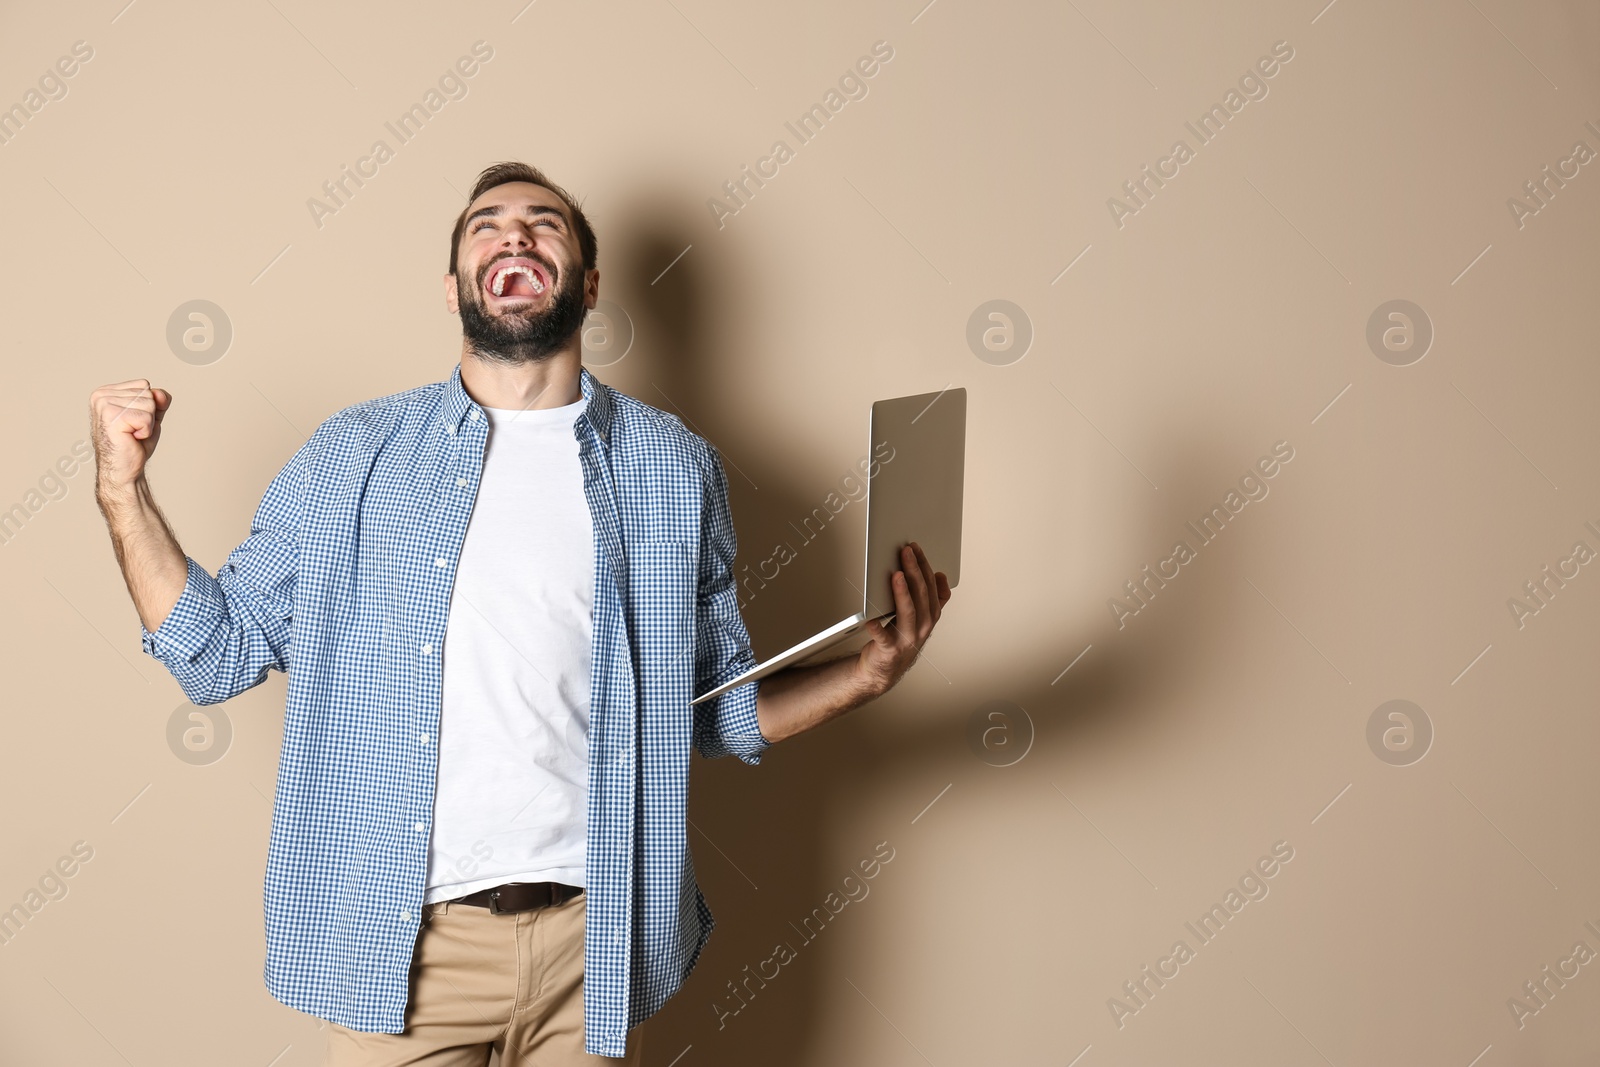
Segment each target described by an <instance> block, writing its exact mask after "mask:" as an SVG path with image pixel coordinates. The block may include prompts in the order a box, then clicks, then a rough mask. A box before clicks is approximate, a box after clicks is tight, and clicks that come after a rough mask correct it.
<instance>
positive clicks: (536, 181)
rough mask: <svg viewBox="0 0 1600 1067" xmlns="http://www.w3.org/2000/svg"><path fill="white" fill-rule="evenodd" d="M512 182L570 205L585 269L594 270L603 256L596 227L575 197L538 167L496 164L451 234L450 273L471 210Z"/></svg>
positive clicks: (481, 178)
mask: <svg viewBox="0 0 1600 1067" xmlns="http://www.w3.org/2000/svg"><path fill="white" fill-rule="evenodd" d="M510 182H528V183H529V184H531V185H541V186H543V187H544V188H546V189H548V190H550V191H551V192H552V193H555V194H556V196H558V197H560V198H561V202H562V203H563V204H565V205H567V210H568V211H569V212H571V213H572V226H573V228H574V229H575V230H577V231H578V248H579V250H580V251H581V252H582V253H583V269H584V270H586V271H588V270H594V265H595V261H596V260H597V259H598V258H599V254H600V249H599V245H598V243H597V242H596V241H595V236H594V227H593V226H591V225H589V217H588V216H587V215H585V214H584V213H583V208H581V207H579V206H578V202H577V200H575V199H574V198H573V196H572V194H571V193H569V192H567V191H566V190H565V189H563V188H561V186H559V185H557V184H556V183H555V182H553V181H551V180H550V179H549V178H546V177H545V176H544V172H543V171H542V170H540V169H539V168H538V167H531V166H529V165H528V164H526V163H495V164H493V165H491V166H488V167H485V168H484V171H483V173H482V174H479V175H478V180H477V181H476V182H474V183H473V186H472V195H471V196H469V197H467V206H466V207H464V208H462V209H461V214H459V215H457V216H456V224H455V228H454V229H452V230H451V231H450V273H451V274H454V273H455V272H456V250H457V249H459V248H460V247H461V231H462V229H463V228H464V227H465V226H466V224H467V212H468V211H469V210H471V208H472V204H473V202H474V201H475V200H477V199H478V197H480V196H482V195H483V194H484V193H486V192H488V191H489V190H490V189H493V188H494V187H495V186H497V185H506V184H508V183H510Z"/></svg>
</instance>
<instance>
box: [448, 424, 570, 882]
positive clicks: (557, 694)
mask: <svg viewBox="0 0 1600 1067" xmlns="http://www.w3.org/2000/svg"><path fill="white" fill-rule="evenodd" d="M586 403H587V401H585V400H583V399H579V400H578V401H577V402H576V403H573V404H568V405H566V406H564V407H558V408H541V409H534V410H529V411H510V410H502V409H498V408H485V409H484V410H485V411H486V412H488V416H489V441H488V445H487V448H486V450H485V454H484V460H483V473H482V479H481V482H480V484H479V487H478V495H477V499H476V501H475V502H474V504H473V508H472V516H471V518H470V520H469V522H468V524H467V533H466V538H465V540H464V542H463V544H462V546H461V558H460V559H459V560H457V561H456V563H455V567H456V573H455V584H454V587H453V591H452V593H451V597H450V616H449V621H448V624H447V626H446V629H445V640H444V647H443V649H442V652H441V655H442V656H443V657H444V659H443V696H442V706H441V709H440V723H439V738H438V761H439V763H438V783H437V790H436V792H435V795H434V804H433V830H432V834H431V836H430V839H429V845H428V888H427V891H426V893H425V894H424V896H423V900H424V902H425V903H432V902H434V901H437V900H448V899H450V898H453V897H458V896H463V895H465V894H467V893H472V892H476V891H477V890H479V889H486V888H488V887H490V886H495V885H499V884H501V883H502V882H543V881H552V882H565V883H567V884H569V885H578V886H581V885H583V884H584V858H585V840H586V831H587V828H588V817H587V807H586V805H587V803H588V774H589V659H590V648H589V643H590V635H591V628H592V626H593V603H592V597H593V581H594V527H593V523H592V520H591V517H590V515H589V505H588V501H587V499H586V498H585V496H584V492H583V469H582V466H581V464H580V463H579V459H578V442H577V439H576V438H575V437H574V436H573V424H574V422H575V421H576V420H577V418H578V416H579V414H581V413H582V412H583V410H584V406H585V405H586Z"/></svg>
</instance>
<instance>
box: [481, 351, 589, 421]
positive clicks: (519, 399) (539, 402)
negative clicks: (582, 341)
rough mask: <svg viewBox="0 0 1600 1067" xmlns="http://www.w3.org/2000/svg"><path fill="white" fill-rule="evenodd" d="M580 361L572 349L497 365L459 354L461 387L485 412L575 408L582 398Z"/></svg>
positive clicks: (576, 352) (490, 360)
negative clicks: (526, 360)
mask: <svg viewBox="0 0 1600 1067" xmlns="http://www.w3.org/2000/svg"><path fill="white" fill-rule="evenodd" d="M581 366H582V359H581V356H580V353H579V350H578V348H577V346H576V345H574V346H573V347H571V348H564V349H562V350H561V351H559V352H556V353H553V354H552V355H550V356H549V357H548V358H546V359H540V360H533V361H531V362H526V363H501V362H499V361H497V360H492V359H485V358H484V357H483V356H480V355H478V354H477V353H475V352H473V351H471V350H470V349H468V348H467V347H466V346H465V345H464V344H463V346H462V350H461V386H462V388H464V389H465V390H466V391H467V395H468V396H470V397H472V399H474V400H476V401H477V402H478V403H479V404H481V405H483V406H484V407H486V408H503V409H506V410H511V411H532V410H535V409H538V408H559V407H565V406H566V405H568V404H576V403H577V402H578V400H579V399H580V398H581V397H582V396H583V389H582V387H581V386H580V385H579V381H578V372H579V368H580V367H581Z"/></svg>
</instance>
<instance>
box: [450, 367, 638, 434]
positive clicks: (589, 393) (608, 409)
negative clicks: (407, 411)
mask: <svg viewBox="0 0 1600 1067" xmlns="http://www.w3.org/2000/svg"><path fill="white" fill-rule="evenodd" d="M578 388H579V390H580V391H581V393H582V396H583V399H584V400H587V401H588V403H587V404H586V405H584V409H583V413H582V414H580V415H579V416H578V418H580V419H585V418H586V419H588V420H589V424H590V425H591V426H593V427H594V428H595V432H596V433H598V434H599V435H600V441H601V443H602V444H604V445H605V446H606V447H607V448H609V447H611V419H612V413H613V411H614V404H613V402H612V400H611V390H610V389H609V388H608V387H607V386H606V384H605V383H604V382H602V381H601V380H600V379H599V378H596V377H595V376H594V375H593V374H590V373H589V368H588V367H585V366H582V365H580V366H579V367H578ZM469 411H477V412H480V413H481V412H482V411H483V408H482V407H480V406H479V404H478V402H477V401H475V400H473V399H472V397H471V396H470V395H469V394H468V393H467V390H466V387H465V386H463V385H462V384H461V364H460V363H457V364H456V366H455V370H453V371H452V372H451V373H450V381H449V382H448V383H447V384H446V385H445V387H444V414H443V421H444V426H445V429H446V430H448V431H449V432H451V433H454V432H456V431H457V430H459V429H461V420H462V419H464V418H465V417H466V415H467V412H469Z"/></svg>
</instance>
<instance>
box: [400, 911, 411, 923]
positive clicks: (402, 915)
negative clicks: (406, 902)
mask: <svg viewBox="0 0 1600 1067" xmlns="http://www.w3.org/2000/svg"><path fill="white" fill-rule="evenodd" d="M400 918H401V919H403V920H405V921H406V922H410V921H411V912H410V910H409V909H408V910H406V911H402V912H401V913H400Z"/></svg>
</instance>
